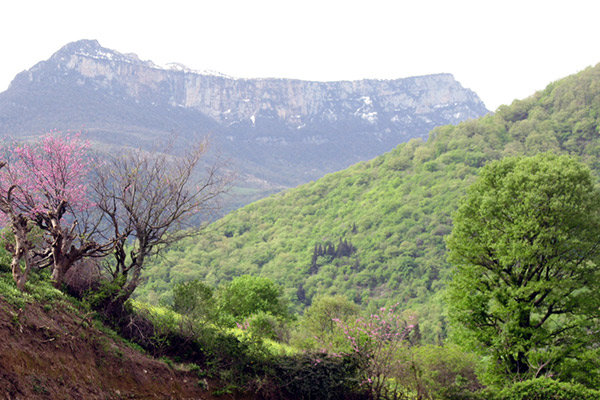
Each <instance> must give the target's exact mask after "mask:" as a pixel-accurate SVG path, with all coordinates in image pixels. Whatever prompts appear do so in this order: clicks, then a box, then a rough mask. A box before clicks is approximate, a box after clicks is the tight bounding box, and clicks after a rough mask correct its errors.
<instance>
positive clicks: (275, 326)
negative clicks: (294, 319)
mask: <svg viewBox="0 0 600 400" xmlns="http://www.w3.org/2000/svg"><path fill="white" fill-rule="evenodd" d="M244 325H246V326H247V332H248V333H249V334H250V335H252V336H253V337H256V338H262V339H271V340H276V341H279V342H286V341H287V340H288V339H289V337H288V336H289V332H288V330H287V328H286V326H285V322H284V321H282V320H281V319H280V318H277V317H275V316H273V315H271V314H269V313H266V312H263V311H260V312H258V313H256V314H253V315H251V316H250V317H248V318H247V319H246V320H245V321H244Z"/></svg>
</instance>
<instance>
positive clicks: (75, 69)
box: [0, 40, 487, 191]
mask: <svg viewBox="0 0 600 400" xmlns="http://www.w3.org/2000/svg"><path fill="white" fill-rule="evenodd" d="M486 112H487V110H486V109H485V106H484V105H483V103H482V102H481V100H480V99H479V98H478V97H477V95H476V94H475V93H474V92H472V91H471V90H468V89H465V88H463V87H462V86H461V85H460V84H459V83H458V82H457V81H456V80H455V79H454V78H453V77H452V75H450V74H436V75H426V76H422V77H411V78H404V79H397V80H360V81H337V82H316V81H302V80H293V79H282V78H261V79H249V78H229V77H225V76H224V75H220V74H216V75H215V74H212V75H203V74H198V73H197V72H192V71H191V70H189V69H187V67H181V66H179V67H176V68H171V69H162V68H161V67H160V66H158V65H156V64H154V63H153V62H151V61H143V60H140V59H139V57H137V56H136V55H133V54H131V53H126V54H123V53H119V52H117V51H114V50H110V49H107V48H104V47H102V46H101V45H100V44H99V43H98V42H97V41H95V40H83V41H78V42H73V43H70V44H67V45H66V46H64V47H63V48H61V49H60V50H59V51H58V52H56V53H55V54H54V55H52V56H51V57H50V58H49V59H48V60H45V61H41V62H39V63H37V64H36V65H35V66H34V67H32V68H31V69H30V70H28V71H24V72H21V73H20V74H18V75H17V76H16V77H15V79H14V80H13V82H11V84H10V86H9V89H8V90H7V91H5V92H3V93H0V135H12V136H16V137H30V136H32V135H37V134H39V133H41V132H43V131H45V130H49V129H57V130H69V129H79V128H83V129H84V130H85V134H86V135H87V136H88V137H89V138H90V139H91V140H92V141H94V142H95V143H98V144H99V145H100V146H112V148H113V150H114V149H116V150H118V149H119V147H120V146H123V145H125V146H142V147H145V148H152V146H153V145H155V144H156V143H157V142H158V141H159V140H160V138H161V137H164V136H165V135H167V134H168V133H169V132H177V133H178V134H179V136H180V145H181V146H182V147H185V146H186V143H189V141H190V140H197V139H198V138H200V137H202V136H206V135H210V136H211V137H212V140H213V143H214V145H215V147H216V148H218V149H219V151H220V152H221V153H222V154H224V155H225V157H226V158H229V159H231V160H233V164H234V165H236V167H237V169H238V170H240V171H241V172H242V173H241V176H242V180H244V181H245V182H246V183H248V182H251V181H260V182H264V184H263V185H262V186H263V187H262V188H260V189H259V190H264V189H265V188H266V190H267V191H269V190H271V191H273V190H279V189H280V188H282V187H292V186H296V185H298V184H300V183H304V182H308V181H310V180H314V179H317V178H319V177H321V176H322V175H324V174H325V173H328V172H333V171H336V170H339V169H342V168H345V167H347V166H349V165H351V164H354V163H356V162H358V161H361V160H366V159H370V158H372V157H374V156H376V155H378V154H381V153H383V152H385V151H388V150H390V149H391V148H393V147H394V146H396V145H397V144H398V143H400V142H403V141H406V140H409V139H410V138H412V137H423V138H424V137H426V135H427V132H428V131H429V130H430V129H431V128H433V127H434V126H438V125H442V124H447V123H457V122H459V121H462V120H464V119H469V118H473V117H476V116H480V115H483V114H485V113H486ZM250 186H251V185H250Z"/></svg>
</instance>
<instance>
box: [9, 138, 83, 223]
mask: <svg viewBox="0 0 600 400" xmlns="http://www.w3.org/2000/svg"><path fill="white" fill-rule="evenodd" d="M88 148H89V144H88V143H87V142H86V141H82V140H81V139H80V134H78V133H77V134H75V135H70V134H60V133H58V132H52V133H49V134H46V135H45V136H44V137H42V139H41V140H40V141H38V142H36V143H33V144H30V143H19V144H13V145H11V146H5V147H4V149H3V150H4V160H3V161H5V162H6V166H5V167H4V168H2V169H0V195H2V196H3V198H6V196H7V194H8V191H9V189H10V188H11V187H13V191H12V197H13V203H14V204H15V205H16V206H17V207H18V209H19V211H20V212H22V213H24V214H25V215H28V216H29V217H32V218H35V216H36V215H37V214H40V213H48V212H51V211H53V210H56V208H57V207H60V205H61V203H64V204H67V205H68V206H69V207H71V208H73V209H75V210H85V209H87V208H89V207H91V206H92V205H93V204H92V203H91V202H90V200H89V196H88V187H87V180H88V178H89V176H88V175H89V172H90V169H91V165H90V160H89V158H88V156H87V154H88Z"/></svg>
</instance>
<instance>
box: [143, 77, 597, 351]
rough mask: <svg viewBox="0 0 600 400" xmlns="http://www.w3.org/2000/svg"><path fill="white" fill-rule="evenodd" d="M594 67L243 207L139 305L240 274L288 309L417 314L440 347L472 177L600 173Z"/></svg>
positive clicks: (196, 243)
mask: <svg viewBox="0 0 600 400" xmlns="http://www.w3.org/2000/svg"><path fill="white" fill-rule="evenodd" d="M599 132H600V65H599V66H596V67H593V68H591V67H590V68H588V69H586V70H584V71H582V72H580V73H578V74H576V75H573V76H569V77H567V78H565V79H562V80H560V81H557V82H554V83H551V84H550V85H548V86H547V88H546V89H545V90H543V91H540V92H538V93H536V94H535V95H533V96H531V97H529V98H527V99H524V100H518V101H515V102H513V104H511V105H510V106H502V107H500V108H499V109H498V110H497V112H496V113H495V114H493V115H487V116H484V117H482V118H479V119H477V120H472V121H468V122H463V123H461V124H459V125H456V126H450V125H449V126H444V127H440V128H436V129H434V130H433V131H432V132H431V133H430V136H429V140H428V141H427V142H423V141H421V140H412V141H410V142H408V143H405V144H401V145H399V146H398V147H397V148H396V149H395V150H393V151H391V152H389V153H387V154H385V155H382V156H380V157H377V158H375V159H373V160H371V161H369V162H362V163H358V164H356V165H354V166H352V167H351V168H348V169H346V170H343V171H340V172H337V173H333V174H330V175H327V176H325V177H324V178H322V179H319V180H318V181H316V182H312V183H309V184H306V185H302V186H300V187H298V188H295V189H292V190H289V191H286V192H284V193H280V194H277V195H274V196H272V197H270V198H267V199H264V200H261V201H259V202H256V203H254V204H251V205H249V206H246V207H244V208H242V209H240V210H238V211H236V212H233V213H231V214H229V215H227V216H226V217H225V218H223V219H222V220H220V221H218V222H216V223H214V224H213V225H212V226H211V227H210V228H209V229H208V231H206V232H205V233H204V234H203V235H202V236H199V237H194V238H189V239H186V240H184V241H182V242H180V243H179V244H177V245H176V246H175V247H173V248H171V249H170V250H169V251H168V252H166V253H165V254H163V256H162V257H160V258H158V259H157V260H156V261H155V263H154V264H153V265H152V266H150V267H149V268H148V269H147V270H146V276H147V277H148V281H147V283H146V284H145V286H144V287H143V288H141V290H140V291H139V292H138V296H139V298H140V299H142V300H146V301H149V302H153V303H158V302H160V301H163V302H167V303H168V302H169V301H170V296H171V292H170V289H171V287H172V286H173V285H174V284H176V283H179V282H183V281H187V280H191V279H200V280H202V281H204V282H206V283H207V284H209V285H210V286H216V285H217V284H219V283H221V282H224V281H228V280H230V279H232V278H233V277H234V276H237V275H241V274H254V275H261V276H265V277H269V278H271V279H273V280H274V281H276V282H277V283H279V284H281V285H282V286H283V287H284V289H285V296H286V297H287V298H288V299H290V300H291V301H292V302H293V304H295V308H296V309H302V308H303V307H305V306H306V305H310V304H311V301H312V299H313V298H314V296H315V295H317V294H343V295H345V296H347V297H348V298H350V299H353V300H354V301H355V302H356V303H358V304H361V305H362V306H363V307H371V308H372V307H375V306H380V305H383V304H395V303H400V304H401V305H402V307H405V308H412V309H416V310H418V311H419V316H420V319H421V321H422V327H423V329H424V330H425V331H426V332H425V336H426V337H428V338H429V339H432V340H437V339H441V338H443V337H445V335H446V332H445V323H444V320H443V306H442V301H441V297H440V295H439V293H440V289H441V288H442V287H444V285H445V281H446V278H448V277H449V275H450V274H451V268H450V266H449V264H448V262H447V260H446V249H445V242H444V237H445V236H446V235H448V234H449V233H450V231H451V229H452V213H453V212H454V211H455V210H456V208H457V205H458V200H459V198H461V197H462V196H463V195H464V194H465V190H466V188H467V187H468V186H469V185H470V184H471V183H473V182H474V180H475V178H476V176H477V173H478V171H479V169H480V168H481V167H482V166H484V165H485V164H486V163H488V162H490V161H492V160H498V159H501V158H503V157H506V156H512V155H533V154H536V153H539V152H546V151H551V152H554V153H559V154H570V155H574V156H576V157H578V158H580V160H581V161H583V162H584V163H586V164H587V165H589V166H590V167H591V168H592V171H593V173H594V174H597V173H598V172H599V169H600V161H599V158H598V156H599V155H600V134H599Z"/></svg>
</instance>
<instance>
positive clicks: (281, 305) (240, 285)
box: [218, 275, 288, 321]
mask: <svg viewBox="0 0 600 400" xmlns="http://www.w3.org/2000/svg"><path fill="white" fill-rule="evenodd" d="M218 302H219V313H220V314H227V315H230V316H232V317H233V318H234V320H235V321H241V320H242V319H243V318H246V317H249V316H251V315H252V314H257V313H260V312H263V313H268V314H271V315H272V316H274V317H281V318H286V317H287V316H288V310H287V305H286V302H285V301H284V300H282V299H281V289H280V288H279V287H278V286H277V285H276V284H275V283H274V282H273V281H272V280H270V279H269V278H264V277H259V276H251V275H243V276H239V277H237V278H235V279H234V280H233V281H231V283H228V284H226V285H225V286H224V287H223V288H222V289H221V292H220V293H219V299H218Z"/></svg>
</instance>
